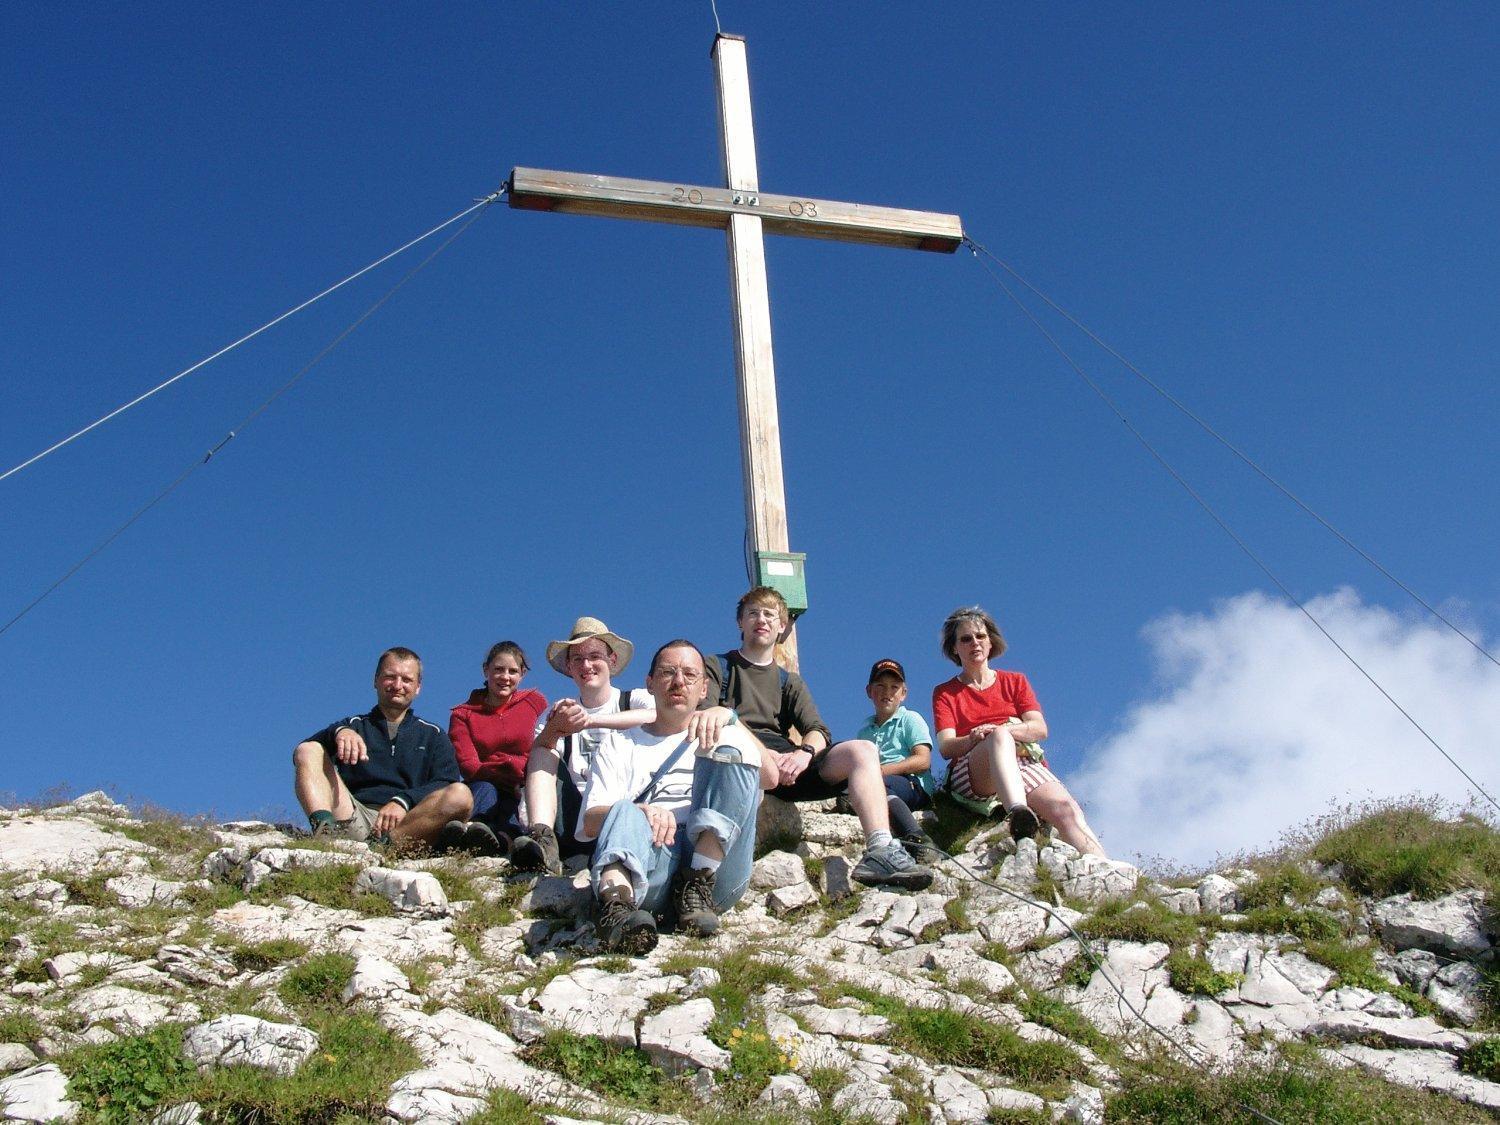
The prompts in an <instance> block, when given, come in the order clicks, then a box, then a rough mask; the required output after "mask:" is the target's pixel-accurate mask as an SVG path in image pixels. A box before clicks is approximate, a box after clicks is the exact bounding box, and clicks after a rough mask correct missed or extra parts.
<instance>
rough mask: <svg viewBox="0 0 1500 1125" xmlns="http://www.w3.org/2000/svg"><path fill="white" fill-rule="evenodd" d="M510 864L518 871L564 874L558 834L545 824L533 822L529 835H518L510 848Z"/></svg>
mask: <svg viewBox="0 0 1500 1125" xmlns="http://www.w3.org/2000/svg"><path fill="white" fill-rule="evenodd" d="M510 865H511V866H512V867H513V868H515V869H516V870H517V871H542V872H545V873H546V874H548V875H561V874H562V854H561V852H559V851H558V848H557V834H556V833H554V832H553V831H552V829H551V828H549V827H548V826H547V825H545V824H533V825H532V826H531V833H530V835H527V836H517V837H516V842H515V843H514V844H512V845H511V848H510Z"/></svg>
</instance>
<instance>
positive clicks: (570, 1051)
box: [523, 1031, 667, 1108]
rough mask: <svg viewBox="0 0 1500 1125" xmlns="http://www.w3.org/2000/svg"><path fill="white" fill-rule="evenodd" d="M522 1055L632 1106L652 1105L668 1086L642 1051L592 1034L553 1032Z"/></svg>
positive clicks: (663, 1076)
mask: <svg viewBox="0 0 1500 1125" xmlns="http://www.w3.org/2000/svg"><path fill="white" fill-rule="evenodd" d="M523 1054H524V1056H525V1058H526V1059H527V1061H528V1062H531V1063H533V1064H535V1065H537V1066H542V1067H545V1068H546V1069H548V1070H551V1071H554V1072H556V1073H558V1074H561V1075H562V1076H563V1077H564V1078H566V1079H568V1080H569V1081H571V1082H575V1083H577V1084H578V1085H580V1086H584V1087H587V1088H588V1089H591V1090H596V1091H598V1092H599V1093H601V1094H603V1095H605V1096H606V1097H611V1098H617V1099H619V1100H620V1101H624V1102H628V1103H629V1104H630V1105H632V1106H638V1107H648V1108H649V1107H651V1106H654V1105H655V1104H656V1102H657V1101H658V1099H659V1098H660V1097H661V1094H662V1088H663V1086H665V1085H666V1083H667V1076H666V1075H665V1074H664V1073H663V1072H662V1070H661V1069H660V1068H659V1067H657V1066H656V1065H655V1064H654V1063H652V1061H651V1057H650V1056H649V1055H647V1054H646V1052H645V1051H642V1050H641V1049H640V1048H638V1047H616V1046H613V1045H611V1044H609V1043H606V1042H605V1041H604V1040H602V1039H600V1038H598V1037H596V1036H592V1035H570V1034H568V1033H566V1032H561V1031H556V1032H552V1033H550V1034H548V1035H547V1036H546V1037H545V1038H544V1039H542V1040H541V1041H539V1042H538V1043H536V1044H534V1045H533V1046H531V1047H528V1048H527V1049H526V1050H525V1051H524V1052H523Z"/></svg>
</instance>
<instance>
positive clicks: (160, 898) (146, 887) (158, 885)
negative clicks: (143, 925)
mask: <svg viewBox="0 0 1500 1125" xmlns="http://www.w3.org/2000/svg"><path fill="white" fill-rule="evenodd" d="M186 886H187V884H185V883H174V882H171V881H169V880H166V879H158V878H156V877H155V876H153V875H116V876H115V877H114V878H113V879H106V880H105V881H104V887H105V889H106V890H107V891H109V893H110V894H112V895H114V896H115V897H116V898H117V899H119V900H120V905H121V906H126V907H130V908H132V909H133V908H135V907H139V906H175V905H176V904H177V900H178V899H179V898H181V897H182V892H183V890H184V889H185V888H186Z"/></svg>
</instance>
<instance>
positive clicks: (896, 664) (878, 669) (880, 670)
mask: <svg viewBox="0 0 1500 1125" xmlns="http://www.w3.org/2000/svg"><path fill="white" fill-rule="evenodd" d="M886 672H889V673H890V674H891V675H893V676H895V677H896V679H898V680H900V681H901V682H902V683H903V684H904V683H906V669H905V668H903V667H901V662H900V661H897V660H890V659H886V660H877V661H875V663H874V665H873V666H872V667H871V668H870V678H869V679H868V680H866V681H865V682H866V683H867V684H873V683H874V682H875V679H876V677H878V676H880V675H882V674H884V673H886Z"/></svg>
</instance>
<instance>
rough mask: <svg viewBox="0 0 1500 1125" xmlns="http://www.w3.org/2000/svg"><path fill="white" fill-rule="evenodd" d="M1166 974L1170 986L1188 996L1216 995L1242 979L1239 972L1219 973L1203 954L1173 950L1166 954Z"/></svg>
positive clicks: (1242, 976)
mask: <svg viewBox="0 0 1500 1125" xmlns="http://www.w3.org/2000/svg"><path fill="white" fill-rule="evenodd" d="M1167 976H1168V978H1170V980H1171V982H1172V987H1173V988H1175V989H1176V990H1177V991H1178V992H1182V993H1186V994H1187V995H1189V996H1217V995H1219V993H1221V992H1227V991H1228V990H1229V989H1231V988H1233V987H1235V986H1236V985H1237V984H1239V983H1240V981H1242V980H1244V979H1245V978H1244V975H1243V974H1241V973H1221V972H1219V971H1218V970H1217V969H1215V968H1214V967H1213V966H1212V965H1211V964H1209V962H1208V958H1206V957H1203V956H1196V957H1195V956H1193V955H1192V954H1190V953H1187V952H1185V951H1183V950H1173V951H1172V952H1171V953H1170V954H1169V955H1168V956H1167Z"/></svg>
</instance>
